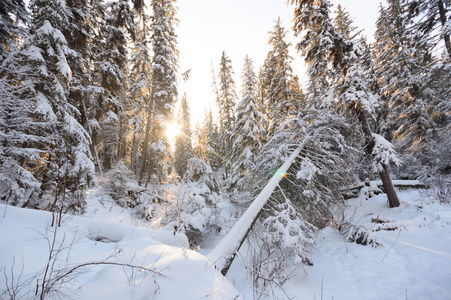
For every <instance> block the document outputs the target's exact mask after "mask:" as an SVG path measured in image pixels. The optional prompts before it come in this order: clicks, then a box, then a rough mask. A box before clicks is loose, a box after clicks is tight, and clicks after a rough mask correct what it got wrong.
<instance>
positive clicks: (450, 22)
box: [406, 0, 451, 58]
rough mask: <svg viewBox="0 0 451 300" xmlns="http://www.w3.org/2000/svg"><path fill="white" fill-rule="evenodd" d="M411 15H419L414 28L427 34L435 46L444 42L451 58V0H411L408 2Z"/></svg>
mask: <svg viewBox="0 0 451 300" xmlns="http://www.w3.org/2000/svg"><path fill="white" fill-rule="evenodd" d="M406 5H407V6H408V7H407V9H408V11H409V17H410V18H415V17H419V20H418V21H417V22H416V25H415V26H414V30H415V31H418V33H419V35H425V36H427V38H428V40H429V43H430V44H431V45H433V47H437V46H438V47H440V46H439V45H440V44H441V43H443V44H444V45H443V46H444V48H445V50H446V52H447V53H448V57H449V58H451V1H449V0H422V1H420V0H410V1H408V2H406Z"/></svg>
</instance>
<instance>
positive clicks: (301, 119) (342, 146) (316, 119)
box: [256, 110, 359, 276]
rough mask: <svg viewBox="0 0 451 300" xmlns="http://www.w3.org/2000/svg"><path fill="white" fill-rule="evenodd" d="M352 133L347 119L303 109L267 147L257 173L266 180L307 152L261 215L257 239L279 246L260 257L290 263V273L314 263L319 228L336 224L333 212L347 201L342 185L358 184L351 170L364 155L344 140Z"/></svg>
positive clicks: (291, 170)
mask: <svg viewBox="0 0 451 300" xmlns="http://www.w3.org/2000/svg"><path fill="white" fill-rule="evenodd" d="M350 134H352V129H351V128H350V127H349V126H348V125H347V124H346V122H345V121H344V120H343V119H342V118H340V117H337V116H334V115H326V114H324V113H323V112H318V111H315V110H310V111H309V110H302V111H301V112H300V113H299V115H298V116H297V117H296V118H292V119H290V120H288V121H286V122H285V123H284V124H282V125H281V126H280V129H279V130H278V131H277V132H276V134H275V135H274V136H273V137H272V138H271V139H270V140H269V142H268V143H267V144H266V145H265V146H264V147H263V149H262V152H261V155H260V157H259V164H258V165H257V170H256V174H258V176H259V177H260V178H261V179H262V180H263V181H265V178H269V177H271V176H273V175H274V173H275V171H274V170H277V169H278V167H279V166H280V164H281V163H282V162H284V161H285V160H286V158H287V157H288V155H289V154H290V153H291V152H292V151H293V149H295V148H298V147H299V146H301V147H302V148H301V151H300V154H299V156H298V157H297V159H296V160H295V162H294V163H293V164H292V165H291V167H290V168H289V169H288V171H287V172H286V174H280V176H282V177H283V179H282V180H281V182H280V183H279V188H278V189H276V191H275V192H273V193H272V196H271V199H270V200H269V202H268V203H267V205H266V206H265V209H264V210H263V212H262V215H261V217H260V222H261V231H260V230H258V229H257V232H258V235H261V236H263V240H264V241H263V243H266V242H268V241H270V243H269V244H270V245H276V247H269V248H267V250H266V252H265V251H264V253H260V254H259V255H260V256H262V257H268V260H269V261H271V260H272V259H275V257H277V258H280V259H281V260H283V261H286V264H287V265H286V268H287V270H293V269H292V268H291V267H293V263H294V265H298V264H299V263H311V262H310V260H309V257H308V250H309V248H310V247H311V246H312V245H313V244H314V241H315V239H314V236H315V232H316V230H317V229H318V228H323V227H325V226H326V225H327V224H329V223H330V222H331V221H332V219H333V216H332V212H331V209H332V208H333V207H336V206H337V205H340V204H341V202H342V199H343V198H342V196H341V194H340V193H339V191H340V187H341V186H346V185H349V184H352V183H354V182H355V180H356V178H355V176H354V175H353V174H352V167H353V161H354V160H355V159H356V157H357V155H358V153H359V152H358V151H357V150H356V149H354V148H353V147H351V146H350V145H349V143H348V142H347V140H346V139H345V136H347V135H350ZM258 251H261V250H258ZM268 270H272V268H269V269H268ZM287 272H288V273H289V271H287ZM266 275H268V276H269V274H266Z"/></svg>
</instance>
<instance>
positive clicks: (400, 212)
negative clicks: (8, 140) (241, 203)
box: [0, 189, 451, 300]
mask: <svg viewBox="0 0 451 300" xmlns="http://www.w3.org/2000/svg"><path fill="white" fill-rule="evenodd" d="M399 196H400V199H401V206H400V207H398V208H388V206H387V203H386V195H385V194H380V195H377V196H373V197H371V198H369V199H366V198H365V196H364V194H363V193H361V196H360V197H358V198H356V199H351V200H347V201H346V207H345V210H344V215H340V216H337V218H338V219H344V220H347V221H350V222H352V223H353V224H356V225H362V226H365V227H366V228H367V229H369V230H370V232H371V234H372V236H373V237H374V238H375V239H376V240H377V241H378V242H379V243H381V244H382V246H380V247H377V248H373V247H371V246H362V245H358V244H355V243H348V242H345V240H344V239H343V237H342V236H341V235H340V234H339V232H338V229H337V228H336V227H334V226H330V227H326V228H324V229H323V230H321V231H320V232H319V237H318V243H317V245H316V247H315V249H312V259H313V263H314V265H313V266H306V267H305V268H304V269H302V268H300V269H299V271H298V272H297V273H296V274H293V276H292V277H291V278H290V279H289V280H288V281H287V282H286V284H285V285H284V286H283V290H280V289H276V290H275V293H274V294H272V293H271V292H269V293H268V294H267V295H269V296H264V295H262V294H261V287H260V289H256V288H255V287H254V286H253V281H252V278H251V277H250V275H249V274H248V272H247V270H246V268H247V267H248V266H249V264H250V259H249V257H248V255H247V253H248V252H247V250H246V247H248V245H247V246H245V247H243V249H242V250H241V253H240V255H238V256H237V259H236V260H235V262H234V264H233V265H232V268H231V269H230V271H229V273H228V276H227V278H224V277H223V276H222V275H221V274H220V273H219V272H218V271H217V270H215V269H214V267H213V266H212V264H210V263H209V262H208V260H207V259H206V258H205V257H204V256H203V255H202V254H207V253H208V251H209V249H201V251H200V253H199V252H195V251H191V250H188V249H187V247H188V241H187V239H186V237H185V236H184V235H183V234H176V235H174V233H173V231H172V230H164V229H162V230H150V229H148V228H149V227H150V226H149V223H146V222H145V221H142V220H137V219H136V218H134V217H132V216H131V215H130V213H129V211H128V210H127V209H124V208H121V207H119V206H118V205H116V204H114V202H112V201H108V199H105V198H104V197H103V196H102V194H101V193H98V190H92V191H90V192H89V196H88V199H87V204H88V205H87V211H86V213H85V214H84V215H83V216H68V215H66V216H63V222H62V226H61V227H59V228H58V230H57V235H56V243H55V247H54V248H53V249H54V251H53V252H52V254H53V256H52V257H51V259H50V260H49V247H51V245H52V241H53V236H54V235H53V232H52V231H53V230H54V228H53V227H50V224H51V219H52V215H51V213H48V212H44V211H36V210H27V209H20V208H16V207H10V206H5V205H3V204H0V213H1V215H0V243H1V247H0V269H1V274H0V298H1V299H10V298H11V295H9V294H8V293H15V296H16V299H20V298H21V297H22V298H23V299H30V298H39V296H35V292H36V290H37V291H38V292H37V294H38V295H39V294H40V291H41V286H42V281H43V278H44V273H43V272H42V271H43V270H44V269H45V268H46V266H47V263H48V262H49V261H50V264H49V268H48V269H49V272H48V273H47V275H45V278H46V282H47V283H53V285H51V284H50V285H48V286H49V287H51V288H53V290H54V292H53V293H50V294H49V296H48V297H46V299H52V298H56V297H57V296H64V295H66V296H68V297H70V298H73V299H96V300H99V299H169V300H171V299H184V300H185V299H258V298H259V296H260V299H271V298H274V297H277V298H279V299H287V298H288V297H290V298H295V299H318V300H319V299H334V300H337V299H344V300H350V299H449V295H450V294H451V271H450V270H451V206H450V205H447V204H440V203H438V202H437V201H433V200H432V199H433V197H432V194H431V193H430V192H429V191H428V190H416V189H408V190H401V191H399ZM372 219H377V220H379V221H378V222H376V223H375V222H372ZM212 240H213V241H214V240H217V239H212ZM212 243H213V242H212ZM210 246H211V247H212V246H214V245H213V244H210ZM92 262H96V263H98V262H101V264H90V265H88V266H86V267H84V268H80V269H76V270H75V271H74V272H72V273H70V274H68V275H67V276H66V277H63V278H62V279H61V278H60V277H61V276H60V275H62V274H63V275H64V274H66V273H67V272H68V271H70V270H71V269H72V268H73V267H74V266H77V265H80V264H84V263H92ZM107 263H113V264H107ZM131 266H136V267H131ZM137 267H145V268H149V269H152V270H154V271H157V272H159V273H154V272H149V271H146V270H142V269H139V268H137ZM37 286H38V287H37ZM58 293H59V294H58Z"/></svg>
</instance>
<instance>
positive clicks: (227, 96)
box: [217, 51, 238, 177]
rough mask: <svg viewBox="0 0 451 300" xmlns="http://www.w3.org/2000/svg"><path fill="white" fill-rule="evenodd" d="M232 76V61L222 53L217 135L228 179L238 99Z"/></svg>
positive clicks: (219, 75)
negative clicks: (218, 135)
mask: <svg viewBox="0 0 451 300" xmlns="http://www.w3.org/2000/svg"><path fill="white" fill-rule="evenodd" d="M233 74H234V72H233V69H232V61H231V60H230V58H229V57H228V56H227V54H226V53H225V51H223V52H222V55H221V61H220V63H219V74H218V78H219V84H218V97H217V105H218V108H219V134H220V141H221V149H220V150H221V151H220V153H219V155H220V158H221V160H222V165H223V166H224V167H225V176H226V177H228V170H229V168H230V157H231V155H232V147H231V146H232V141H231V140H232V130H233V127H234V126H235V107H236V102H237V99H238V96H237V94H236V88H235V81H234V80H233Z"/></svg>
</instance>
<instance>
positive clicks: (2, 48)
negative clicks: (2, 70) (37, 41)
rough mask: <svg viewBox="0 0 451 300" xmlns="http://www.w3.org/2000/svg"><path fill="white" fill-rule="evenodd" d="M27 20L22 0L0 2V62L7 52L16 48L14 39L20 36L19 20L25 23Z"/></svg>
mask: <svg viewBox="0 0 451 300" xmlns="http://www.w3.org/2000/svg"><path fill="white" fill-rule="evenodd" d="M28 21H29V16H28V12H27V10H26V8H25V2H24V1H23V0H3V1H2V2H1V3H0V62H2V61H3V59H5V57H6V54H7V52H11V50H14V48H16V41H17V40H18V38H20V37H21V36H22V29H21V28H20V26H19V22H22V23H24V24H27V23H28ZM11 48H13V49H11Z"/></svg>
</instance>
